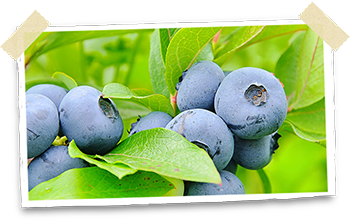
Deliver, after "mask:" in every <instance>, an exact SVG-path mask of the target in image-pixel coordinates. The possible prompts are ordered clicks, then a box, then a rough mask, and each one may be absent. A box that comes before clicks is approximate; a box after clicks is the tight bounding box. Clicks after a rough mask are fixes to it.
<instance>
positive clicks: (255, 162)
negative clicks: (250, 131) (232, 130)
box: [233, 133, 281, 170]
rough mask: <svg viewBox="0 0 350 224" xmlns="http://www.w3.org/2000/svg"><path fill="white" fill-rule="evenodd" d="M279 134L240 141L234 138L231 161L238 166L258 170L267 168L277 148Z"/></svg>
mask: <svg viewBox="0 0 350 224" xmlns="http://www.w3.org/2000/svg"><path fill="white" fill-rule="evenodd" d="M280 137H281V135H280V134H278V133H274V134H272V135H268V136H265V137H262V138H260V139H241V138H239V137H237V136H234V139H235V152H234V154H233V160H234V161H235V162H236V163H237V164H238V165H240V166H242V167H244V168H246V169H250V170H258V169H262V168H264V167H265V166H267V165H268V164H269V163H270V161H271V159H272V155H273V154H274V153H275V150H276V149H277V148H278V147H279V146H278V139H279V138H280Z"/></svg>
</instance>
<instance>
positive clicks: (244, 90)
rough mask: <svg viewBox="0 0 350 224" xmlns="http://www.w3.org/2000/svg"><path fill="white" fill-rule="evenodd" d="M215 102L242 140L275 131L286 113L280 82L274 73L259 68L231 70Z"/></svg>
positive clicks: (222, 115) (228, 123)
mask: <svg viewBox="0 0 350 224" xmlns="http://www.w3.org/2000/svg"><path fill="white" fill-rule="evenodd" d="M214 104H215V111H216V113H217V114H218V115H219V116H220V117H221V118H222V119H223V120H224V121H225V122H226V123H227V125H228V126H229V128H230V129H231V131H232V132H233V133H234V134H235V135H237V136H238V137H240V138H243V139H259V138H262V137H263V136H266V135H270V134H272V133H274V132H275V131H277V130H278V128H279V127H280V126H281V125H282V123H283V121H284V119H285V118H286V116H287V99H286V95H285V92H284V90H283V87H282V85H281V83H280V82H279V81H278V79H277V78H276V77H275V76H274V75H273V74H272V73H270V72H267V71H265V70H263V69H259V68H251V67H247V68H241V69H238V70H235V71H233V72H231V73H230V74H229V75H228V76H226V78H225V79H224V81H222V83H221V85H220V87H219V88H218V91H217V93H216V95H215V102H214Z"/></svg>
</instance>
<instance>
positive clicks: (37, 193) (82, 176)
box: [29, 167, 174, 200]
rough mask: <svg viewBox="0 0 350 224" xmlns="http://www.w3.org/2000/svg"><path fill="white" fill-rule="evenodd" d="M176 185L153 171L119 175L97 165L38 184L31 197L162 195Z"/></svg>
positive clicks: (43, 198)
mask: <svg viewBox="0 0 350 224" xmlns="http://www.w3.org/2000/svg"><path fill="white" fill-rule="evenodd" d="M172 189H174V185H173V184H172V183H171V182H169V181H168V180H166V179H164V178H163V177H161V176H159V175H158V174H156V173H153V172H145V171H138V172H136V173H135V174H133V175H128V176H125V177H124V178H123V179H119V178H118V177H116V176H114V175H113V174H111V173H110V172H108V171H106V170H104V169H100V168H98V167H89V168H80V169H71V170H68V171H66V172H64V173H62V174H61V175H60V176H58V177H56V178H54V179H51V180H49V181H46V182H43V183H41V184H39V185H37V186H36V187H35V188H33V189H32V190H31V191H30V192H29V200H59V199H93V198H131V197H159V196H163V195H165V194H167V193H168V192H169V191H171V190H172Z"/></svg>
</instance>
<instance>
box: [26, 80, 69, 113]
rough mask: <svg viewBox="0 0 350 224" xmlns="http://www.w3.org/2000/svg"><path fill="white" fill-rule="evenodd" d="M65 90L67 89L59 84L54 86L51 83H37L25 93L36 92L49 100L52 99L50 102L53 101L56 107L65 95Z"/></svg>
mask: <svg viewBox="0 0 350 224" xmlns="http://www.w3.org/2000/svg"><path fill="white" fill-rule="evenodd" d="M67 92H68V90H66V89H64V88H62V87H60V86H56V85H53V84H39V85H36V86H33V87H31V88H29V89H28V90H27V92H26V94H32V93H37V94H41V95H44V96H46V97H48V98H49V99H50V100H52V102H54V104H55V105H56V107H57V108H58V106H59V105H60V103H61V100H62V99H63V97H64V96H65V95H66V93H67Z"/></svg>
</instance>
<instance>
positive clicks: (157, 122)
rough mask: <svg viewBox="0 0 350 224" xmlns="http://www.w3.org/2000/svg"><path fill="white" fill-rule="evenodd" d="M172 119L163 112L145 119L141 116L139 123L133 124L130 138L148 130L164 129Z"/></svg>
mask: <svg viewBox="0 0 350 224" xmlns="http://www.w3.org/2000/svg"><path fill="white" fill-rule="evenodd" d="M171 119H172V117H171V116H170V115H169V114H167V113H164V112H162V111H153V112H151V113H149V114H147V115H146V116H145V117H141V116H139V118H138V119H137V121H136V122H135V123H132V124H131V130H130V133H129V136H131V135H133V134H135V133H137V132H139V131H143V130H147V129H152V128H164V127H165V126H166V125H167V124H168V123H169V121H171Z"/></svg>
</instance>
